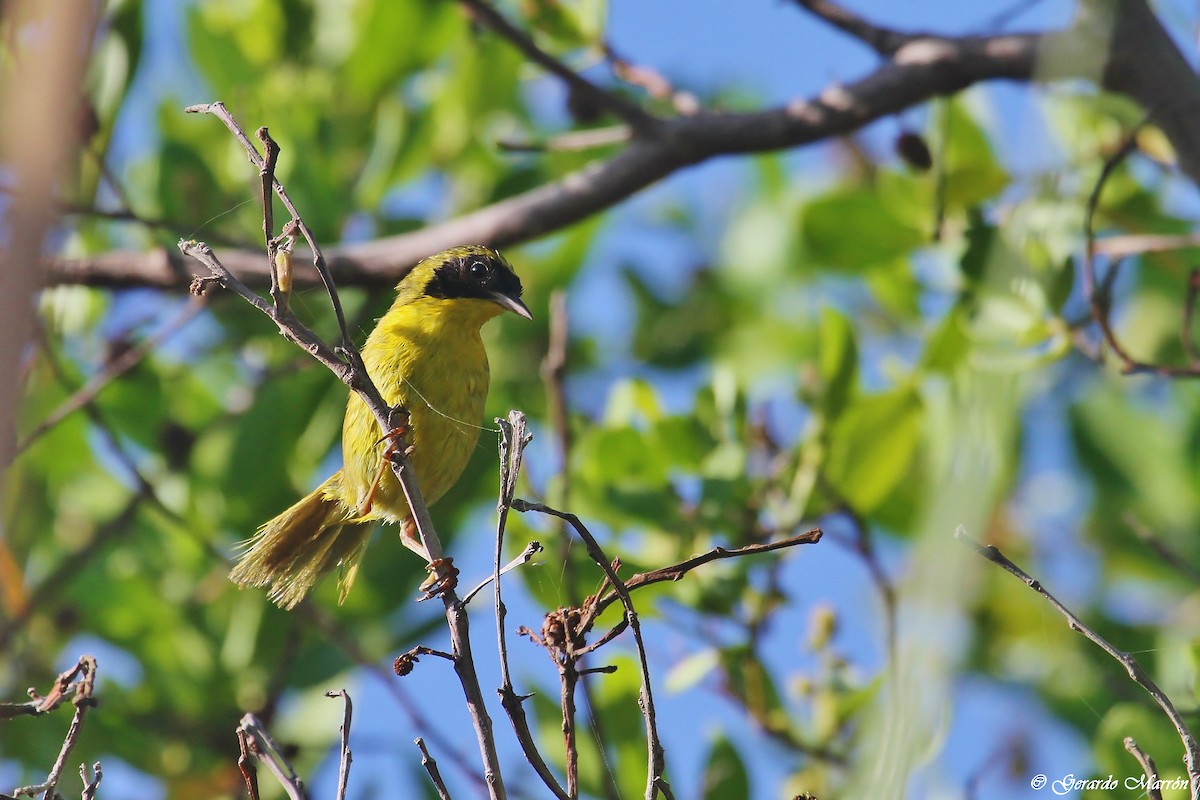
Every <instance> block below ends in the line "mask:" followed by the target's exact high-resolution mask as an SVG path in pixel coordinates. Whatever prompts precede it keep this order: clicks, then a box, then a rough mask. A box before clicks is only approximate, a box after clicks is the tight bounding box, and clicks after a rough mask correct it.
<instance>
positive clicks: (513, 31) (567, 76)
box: [458, 0, 658, 130]
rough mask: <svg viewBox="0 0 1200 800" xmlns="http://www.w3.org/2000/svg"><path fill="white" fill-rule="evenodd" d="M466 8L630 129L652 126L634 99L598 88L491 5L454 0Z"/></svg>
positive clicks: (650, 118)
mask: <svg viewBox="0 0 1200 800" xmlns="http://www.w3.org/2000/svg"><path fill="white" fill-rule="evenodd" d="M458 1H459V3H460V4H461V5H463V6H465V7H466V8H468V9H469V10H470V12H471V14H472V16H474V17H475V19H476V20H478V21H479V22H481V23H483V24H484V25H486V26H487V27H489V28H491V29H492V30H493V31H495V32H496V33H497V34H499V35H500V36H503V37H504V38H505V39H507V40H508V41H509V42H511V43H512V44H513V46H515V47H516V48H517V49H518V50H520V51H521V53H523V54H524V56H525V57H526V58H528V59H529V60H530V61H532V62H533V63H535V64H537V65H538V66H540V67H541V68H542V69H544V70H546V71H547V72H549V73H550V74H551V75H554V76H555V77H557V78H559V79H560V80H561V81H562V82H563V83H565V84H566V85H567V87H568V88H569V89H570V90H571V91H572V92H574V93H575V94H577V95H580V96H581V97H583V98H585V99H586V100H587V101H588V102H589V103H592V104H593V105H596V106H599V107H600V108H604V109H607V110H608V111H611V112H612V113H613V114H616V115H617V116H618V117H619V118H621V119H622V120H624V121H625V122H626V123H628V124H629V126H630V127H631V128H633V129H634V130H644V129H649V128H652V127H653V126H654V125H656V124H657V123H658V120H657V119H655V118H654V117H653V116H651V115H650V114H649V113H647V112H646V110H645V109H643V108H642V107H641V106H639V105H638V104H637V103H634V102H632V101H630V100H627V99H625V98H624V97H623V96H621V95H619V94H617V93H616V92H611V91H608V90H605V89H601V88H600V87H599V86H597V85H596V84H594V83H592V82H591V81H589V80H588V79H587V78H585V77H583V76H582V75H580V74H579V73H578V72H576V71H575V70H573V69H571V68H570V67H568V66H567V65H566V64H564V63H563V62H561V61H559V60H558V59H557V58H555V57H554V56H552V55H550V54H549V53H547V52H546V51H545V50H543V49H542V48H540V47H538V46H537V44H536V43H535V42H534V41H533V39H531V38H530V37H529V36H528V35H527V34H525V33H524V32H523V31H521V30H520V29H519V28H517V27H516V26H515V25H513V24H512V23H511V22H509V21H508V20H507V19H505V18H504V16H503V15H502V14H501V13H500V12H499V11H497V10H496V9H495V8H493V7H492V5H491V3H488V2H487V0H458Z"/></svg>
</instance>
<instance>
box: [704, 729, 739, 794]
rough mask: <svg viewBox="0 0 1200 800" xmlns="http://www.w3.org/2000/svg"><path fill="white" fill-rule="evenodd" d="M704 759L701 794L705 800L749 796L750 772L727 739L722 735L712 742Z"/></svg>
mask: <svg viewBox="0 0 1200 800" xmlns="http://www.w3.org/2000/svg"><path fill="white" fill-rule="evenodd" d="M704 761H705V765H706V766H705V768H704V789H703V792H704V794H703V796H704V797H705V798H706V800H707V799H708V798H712V800H724V799H725V798H733V797H750V774H749V773H748V772H747V771H746V765H745V764H744V763H742V757H741V756H740V755H738V751H737V748H736V747H734V746H733V743H732V742H731V741H729V739H727V738H726V737H724V736H722V737H720V738H719V739H717V741H715V742H713V746H712V747H711V748H710V749H709V751H708V757H707V758H705V759H704Z"/></svg>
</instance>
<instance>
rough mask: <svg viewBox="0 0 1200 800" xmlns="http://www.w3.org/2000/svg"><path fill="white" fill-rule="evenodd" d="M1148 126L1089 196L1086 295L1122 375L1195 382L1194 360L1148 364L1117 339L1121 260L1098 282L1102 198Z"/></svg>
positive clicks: (1199, 371) (1199, 368)
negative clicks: (1116, 286) (1115, 302)
mask: <svg viewBox="0 0 1200 800" xmlns="http://www.w3.org/2000/svg"><path fill="white" fill-rule="evenodd" d="M1144 124H1145V122H1142V123H1140V124H1139V125H1138V126H1137V127H1135V128H1134V129H1133V130H1132V131H1131V132H1130V133H1129V135H1127V136H1126V137H1125V140H1124V141H1123V142H1122V143H1121V146H1120V147H1119V148H1117V150H1116V151H1115V152H1114V153H1113V154H1112V155H1110V156H1109V157H1108V158H1106V159H1105V160H1104V165H1103V166H1102V167H1101V169H1100V175H1099V176H1098V177H1097V178H1096V183H1095V185H1094V186H1093V187H1092V191H1091V193H1090V194H1089V195H1088V200H1087V206H1086V208H1085V211H1084V217H1083V236H1084V254H1083V294H1084V297H1085V298H1086V299H1087V302H1088V306H1089V308H1090V309H1091V312H1092V319H1093V320H1095V322H1096V325H1097V327H1099V329H1100V333H1101V335H1102V336H1103V337H1104V341H1105V343H1106V344H1107V345H1108V347H1109V349H1110V350H1112V352H1113V354H1114V355H1115V356H1116V357H1117V358H1118V359H1120V361H1121V371H1122V372H1124V373H1125V374H1134V373H1151V374H1154V375H1159V376H1161V377H1168V378H1195V377H1200V365H1197V364H1196V362H1195V359H1194V358H1189V361H1190V363H1189V364H1188V365H1187V366H1172V365H1169V364H1153V363H1150V362H1147V361H1141V360H1138V359H1136V358H1134V357H1133V356H1131V355H1130V354H1129V351H1128V350H1126V349H1125V346H1124V345H1123V344H1122V343H1121V341H1120V339H1118V338H1117V334H1116V331H1115V330H1114V329H1113V325H1112V320H1111V314H1112V292H1111V289H1112V284H1113V281H1114V280H1115V279H1116V275H1117V270H1118V268H1119V266H1120V260H1119V259H1116V260H1114V262H1113V263H1112V264H1111V265H1110V266H1109V268H1108V272H1107V273H1106V274H1105V277H1104V279H1103V280H1102V281H1099V283H1098V282H1097V277H1096V252H1097V246H1096V231H1095V219H1096V210H1097V208H1098V206H1099V204H1100V195H1101V193H1102V192H1103V190H1104V185H1105V183H1107V182H1108V179H1109V177H1111V176H1112V174H1113V173H1114V172H1115V171H1116V169H1117V167H1119V166H1120V165H1121V164H1122V163H1124V161H1125V159H1126V158H1128V157H1129V155H1130V154H1132V153H1133V152H1134V151H1135V150H1137V133H1138V131H1139V130H1140V129H1141V127H1142V126H1143V125H1144ZM1188 292H1189V293H1191V294H1194V290H1192V289H1190V288H1189V289H1188ZM1193 303H1194V297H1193V298H1192V299H1190V300H1188V301H1187V303H1186V305H1185V311H1184V315H1183V322H1182V325H1181V327H1182V335H1183V339H1184V351H1185V352H1188V353H1190V345H1189V342H1190V336H1189V335H1188V334H1189V331H1188V326H1189V323H1190V322H1191V311H1192V305H1193Z"/></svg>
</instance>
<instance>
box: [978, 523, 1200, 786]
mask: <svg viewBox="0 0 1200 800" xmlns="http://www.w3.org/2000/svg"><path fill="white" fill-rule="evenodd" d="M954 538H956V539H958V540H959V541H960V542H963V543H964V544H966V545H967V546H968V547H970V548H971V549H973V550H974V551H975V552H976V553H978V554H979V555H981V556H983V557H984V558H986V559H987V560H988V561H991V562H992V563H993V564H995V565H997V566H998V567H1000V568H1001V569H1003V570H1004V571H1005V572H1007V573H1009V574H1010V575H1012V576H1014V577H1016V578H1019V579H1020V580H1021V581H1022V582H1024V583H1025V585H1026V586H1028V587H1029V588H1030V589H1032V590H1033V591H1035V592H1037V593H1038V594H1040V595H1041V596H1042V597H1044V598H1045V599H1046V601H1047V602H1048V603H1050V605H1051V606H1053V607H1054V609H1055V610H1056V611H1058V613H1060V614H1062V615H1063V616H1064V617H1065V618H1066V620H1067V625H1068V626H1069V627H1070V628H1071V630H1073V631H1076V632H1077V633H1082V634H1083V635H1084V636H1085V637H1087V638H1088V639H1089V640H1091V642H1092V643H1093V644H1095V645H1096V646H1097V647H1099V648H1100V649H1101V650H1103V651H1104V652H1105V653H1108V654H1109V655H1110V656H1112V658H1113V660H1115V661H1116V662H1117V663H1119V664H1120V665H1121V666H1122V667H1124V668H1125V672H1126V673H1127V674H1128V675H1129V678H1130V679H1131V680H1132V681H1133V682H1134V683H1136V684H1137V685H1138V686H1141V687H1142V688H1143V689H1145V690H1146V691H1147V692H1148V693H1149V694H1150V696H1151V697H1152V698H1154V702H1155V703H1157V704H1158V707H1159V708H1161V709H1162V711H1163V713H1164V714H1166V716H1167V718H1168V719H1169V720H1171V724H1172V725H1174V726H1175V731H1176V732H1177V733H1178V734H1179V738H1180V740H1181V741H1182V742H1183V749H1184V763H1185V764H1186V766H1187V772H1188V782H1189V784H1190V786H1191V797H1192V800H1196V798H1197V797H1198V796H1200V744H1198V743H1197V741H1196V737H1195V736H1193V735H1192V732H1191V730H1190V729H1189V728H1188V726H1187V723H1186V722H1185V721H1184V719H1183V716H1182V715H1181V714H1180V713H1179V712H1178V711H1176V710H1175V706H1174V705H1173V704H1172V703H1171V699H1170V698H1169V697H1167V695H1166V693H1165V692H1163V690H1162V689H1160V688H1159V686H1158V684H1157V683H1155V682H1154V679H1153V678H1151V677H1150V675H1149V674H1147V673H1146V671H1145V670H1144V669H1142V666H1141V665H1140V664H1139V663H1138V662H1137V659H1136V658H1134V657H1133V656H1132V655H1130V654H1129V653H1127V652H1125V651H1124V650H1119V649H1117V648H1116V647H1114V646H1113V645H1112V644H1110V643H1109V642H1108V640H1107V639H1105V638H1104V637H1103V636H1101V635H1100V634H1098V633H1096V632H1095V631H1094V630H1092V629H1091V628H1089V627H1088V626H1087V625H1085V624H1084V622H1083V620H1081V619H1080V618H1079V617H1077V616H1075V614H1074V613H1072V611H1071V610H1070V609H1069V608H1067V607H1066V606H1064V605H1063V604H1062V603H1060V602H1059V601H1058V600H1057V599H1056V598H1055V597H1054V595H1052V594H1050V592H1048V591H1046V589H1045V588H1043V587H1042V584H1041V583H1040V582H1039V581H1037V580H1036V579H1034V578H1033V577H1032V576H1031V575H1029V573H1027V572H1025V571H1024V570H1023V569H1021V568H1020V567H1018V566H1017V565H1016V564H1014V563H1013V562H1012V561H1010V560H1009V559H1008V557H1007V556H1005V555H1004V554H1003V553H1001V552H1000V550H998V549H997V548H996V547H994V546H993V545H990V544H989V545H982V544H980V543H979V542H977V541H975V540H974V539H972V538H971V537H969V536H967V533H966V531H965V530H964V529H963V527H962V526H961V525H960V526H959V527H958V529H957V530H955V532H954Z"/></svg>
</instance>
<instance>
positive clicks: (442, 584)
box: [418, 556, 458, 600]
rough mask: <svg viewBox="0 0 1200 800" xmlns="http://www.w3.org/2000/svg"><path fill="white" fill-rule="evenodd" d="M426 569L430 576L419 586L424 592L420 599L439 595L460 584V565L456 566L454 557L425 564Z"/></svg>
mask: <svg viewBox="0 0 1200 800" xmlns="http://www.w3.org/2000/svg"><path fill="white" fill-rule="evenodd" d="M425 570H426V571H427V572H428V573H429V577H428V578H426V579H425V580H424V581H423V582H422V583H421V585H420V587H419V588H420V590H421V591H422V592H423V593H424V594H422V596H421V597H420V598H418V599H420V600H428V599H430V598H432V597H437V596H438V595H440V594H442V593H443V592H448V591H450V590H451V589H454V588H455V587H457V586H458V567H456V566H454V559H452V558H450V557H449V556H446V557H445V558H439V559H436V560H434V561H431V562H429V564H427V565H426V566H425Z"/></svg>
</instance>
